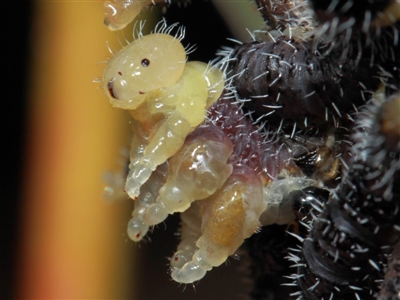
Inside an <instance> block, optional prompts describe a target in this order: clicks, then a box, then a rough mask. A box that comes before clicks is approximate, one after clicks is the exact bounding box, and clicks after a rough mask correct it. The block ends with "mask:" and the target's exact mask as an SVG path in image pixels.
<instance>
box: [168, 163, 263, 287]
mask: <svg viewBox="0 0 400 300" xmlns="http://www.w3.org/2000/svg"><path fill="white" fill-rule="evenodd" d="M196 204H197V206H198V215H197V216H198V218H200V219H201V233H199V232H196V231H195V230H193V229H192V228H193V226H190V225H191V224H192V223H191V222H193V220H195V221H196V218H187V217H186V214H191V215H193V212H192V211H188V213H187V212H184V213H182V223H183V224H182V235H183V233H184V232H185V231H189V232H191V233H192V234H191V235H189V236H190V238H191V239H190V240H189V241H190V243H189V247H187V246H186V245H185V246H184V247H182V246H181V245H180V246H179V247H178V251H177V253H175V255H174V256H173V260H172V261H173V262H174V263H173V264H172V263H171V266H172V269H173V270H172V273H171V276H172V278H173V279H174V280H175V281H177V282H182V283H191V282H194V281H197V280H199V279H201V278H202V277H203V276H204V275H205V274H206V272H207V271H209V270H211V269H212V268H213V267H216V266H219V265H221V264H222V263H224V262H225V261H226V259H227V258H228V256H229V255H232V254H234V253H235V251H236V250H237V249H238V248H239V246H240V245H241V244H242V243H243V241H244V239H246V238H248V237H250V236H251V235H252V234H253V233H254V232H255V231H256V230H257V228H258V227H259V225H260V223H259V217H260V214H261V212H263V211H264V209H265V202H264V201H263V188H262V182H261V179H260V177H259V176H258V175H257V174H256V173H255V172H254V171H253V170H252V169H251V168H248V167H246V166H242V167H236V168H235V169H234V171H233V173H232V175H231V176H230V177H229V178H228V180H227V181H226V182H225V183H224V185H223V186H222V187H221V188H220V189H219V190H218V191H217V192H216V193H214V194H213V195H212V196H210V197H209V198H207V199H205V200H203V201H198V202H196ZM196 233H197V234H198V235H199V236H198V238H197V241H196V244H195V247H194V246H193V242H191V240H193V239H195V238H196V237H197V236H196ZM186 235H187V234H186ZM186 239H188V238H186ZM183 243H185V244H186V243H187V241H186V240H185V239H184V238H182V242H181V244H183ZM182 248H183V249H184V250H186V251H182ZM192 253H193V254H192Z"/></svg>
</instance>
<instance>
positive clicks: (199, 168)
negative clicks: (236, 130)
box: [144, 125, 232, 225]
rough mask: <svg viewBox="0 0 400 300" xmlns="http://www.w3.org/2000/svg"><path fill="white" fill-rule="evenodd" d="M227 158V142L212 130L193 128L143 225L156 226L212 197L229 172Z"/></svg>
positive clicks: (211, 128) (174, 159)
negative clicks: (194, 203) (196, 203)
mask: <svg viewBox="0 0 400 300" xmlns="http://www.w3.org/2000/svg"><path fill="white" fill-rule="evenodd" d="M231 154H232V143H231V141H230V140H229V139H228V138H227V137H226V136H225V135H224V133H223V132H222V131H221V130H219V129H218V128H217V127H216V126H214V125H207V126H206V125H204V126H202V127H200V128H197V130H196V132H195V133H193V134H192V135H190V136H189V137H188V138H187V139H186V141H185V144H184V146H183V147H182V148H181V149H180V151H179V152H178V153H176V154H175V155H174V156H173V157H172V158H171V159H170V161H169V169H168V174H169V176H168V179H167V182H166V183H165V185H164V186H163V187H162V188H161V189H160V196H159V197H158V199H157V202H156V203H155V204H153V205H151V206H150V207H149V209H148V211H147V212H146V214H145V216H144V218H145V221H146V222H147V223H148V224H149V225H155V224H158V223H160V222H162V221H163V220H164V219H165V218H166V217H167V216H168V214H172V213H174V212H183V211H185V210H186V209H188V207H189V206H190V204H191V203H192V202H193V201H195V200H199V199H205V198H207V197H209V196H210V195H212V194H213V193H215V191H216V190H218V189H219V188H220V187H221V186H222V185H223V184H224V182H225V181H226V179H227V178H228V177H229V175H230V174H231V172H232V166H231V165H229V164H228V163H227V161H228V159H229V157H230V155H231Z"/></svg>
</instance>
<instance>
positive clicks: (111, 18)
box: [104, 0, 151, 31]
mask: <svg viewBox="0 0 400 300" xmlns="http://www.w3.org/2000/svg"><path fill="white" fill-rule="evenodd" d="M150 4H151V0H114V2H111V1H106V2H104V13H105V17H104V24H105V25H106V26H107V27H108V29H110V30H113V31H115V30H121V29H123V28H125V26H126V25H128V24H129V23H130V22H132V21H133V19H135V18H136V16H137V15H138V14H139V13H140V11H141V10H142V9H143V8H144V7H146V6H147V5H150Z"/></svg>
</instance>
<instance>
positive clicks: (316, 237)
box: [295, 94, 400, 299]
mask: <svg viewBox="0 0 400 300" xmlns="http://www.w3.org/2000/svg"><path fill="white" fill-rule="evenodd" d="M387 109H389V110H394V111H399V109H400V97H399V95H398V94H397V95H394V96H392V97H390V98H389V99H386V100H385V101H384V103H383V104H380V103H379V102H378V101H377V100H373V101H371V102H370V103H369V104H368V106H366V107H365V108H364V109H363V110H362V111H360V112H359V114H358V119H357V120H356V124H355V132H354V133H353V135H352V138H353V140H354V142H355V145H354V146H353V149H352V159H351V160H350V161H348V162H347V165H348V166H349V167H350V168H349V170H348V172H347V173H346V174H345V175H344V176H343V179H342V182H341V184H340V185H339V188H338V190H337V191H334V192H333V193H331V195H330V197H329V201H328V202H327V204H326V205H325V206H324V207H323V209H322V210H321V214H320V215H319V216H318V217H316V218H315V219H314V220H313V221H311V222H310V236H309V237H308V238H306V239H305V240H304V242H303V251H302V257H297V259H296V261H295V262H296V263H297V264H298V266H299V267H298V276H296V281H297V284H298V285H299V287H300V288H301V292H302V296H303V298H304V299H316V298H321V297H323V298H329V297H331V298H336V297H339V298H343V299H347V298H350V297H353V298H354V297H355V298H356V299H370V295H374V294H376V293H377V292H378V290H379V285H378V284H377V282H379V278H380V277H381V275H382V271H383V270H384V268H385V265H386V264H387V255H388V254H389V253H390V251H391V250H392V249H393V246H394V244H395V243H397V242H398V240H399V235H398V228H399V224H400V214H399V202H398V200H399V195H400V189H399V187H398V186H397V185H395V183H396V182H398V180H399V178H400V130H399V127H398V125H394V126H393V128H396V130H395V132H396V133H394V131H392V130H388V131H387V130H385V127H384V124H385V123H386V122H390V123H392V124H398V123H397V119H398V115H397V114H396V116H395V117H394V115H393V114H389V115H386V114H385V113H384V112H385V111H386V110H387ZM314 284H316V286H317V288H315V289H310V286H313V285H314ZM303 298H301V299H303Z"/></svg>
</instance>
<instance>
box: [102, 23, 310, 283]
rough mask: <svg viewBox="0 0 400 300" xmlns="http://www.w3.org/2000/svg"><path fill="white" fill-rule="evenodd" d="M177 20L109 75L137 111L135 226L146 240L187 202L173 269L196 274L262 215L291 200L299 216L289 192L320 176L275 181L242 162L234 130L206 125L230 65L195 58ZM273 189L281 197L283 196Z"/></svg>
mask: <svg viewBox="0 0 400 300" xmlns="http://www.w3.org/2000/svg"><path fill="white" fill-rule="evenodd" d="M171 30H172V28H171V27H167V26H166V24H165V22H162V23H160V24H159V25H158V26H157V28H156V30H155V33H152V34H149V35H145V36H143V35H139V36H138V37H137V38H136V39H135V40H134V41H132V42H131V43H129V44H128V45H127V46H125V47H124V48H123V49H121V50H120V51H119V52H118V53H117V54H116V55H115V56H114V57H113V58H112V59H111V60H110V61H109V63H108V65H107V66H106V68H105V70H104V73H103V79H102V81H103V87H104V90H105V92H106V95H107V96H108V98H109V100H110V103H111V104H112V106H114V107H117V108H120V109H124V110H126V111H127V112H129V114H130V115H131V117H132V123H131V124H132V131H133V138H132V143H131V148H130V163H129V173H128V176H127V179H126V185H125V191H126V193H127V194H128V195H129V197H130V198H131V199H133V200H135V209H134V211H133V213H132V219H131V220H130V221H129V223H128V235H129V237H130V238H131V239H132V240H133V241H140V240H141V239H142V238H143V237H144V236H145V235H146V233H147V232H148V230H149V228H150V227H151V226H154V225H157V224H159V223H161V222H163V221H164V220H165V219H166V218H167V216H168V215H169V214H173V213H175V212H180V213H181V219H182V231H181V233H182V234H181V243H180V245H179V246H178V249H177V252H176V253H175V254H174V255H173V257H172V259H171V269H172V273H171V276H172V278H173V279H174V280H175V281H177V282H180V283H192V282H194V281H197V280H199V279H201V278H202V277H203V276H204V275H205V274H206V272H207V271H209V270H210V269H212V268H213V267H216V266H219V265H221V264H222V263H224V262H225V261H226V260H227V258H228V257H229V256H230V255H232V254H234V253H235V251H236V250H237V249H238V248H239V247H240V245H241V244H242V243H243V241H244V239H246V238H248V237H250V236H251V235H252V234H253V233H254V232H256V231H257V229H258V228H259V226H260V225H261V223H260V219H261V221H262V225H266V224H267V223H274V222H277V220H278V219H279V215H280V214H282V215H283V214H284V213H283V212H282V211H280V209H279V208H280V207H281V206H282V207H283V206H284V207H286V209H287V210H288V211H289V212H290V213H289V214H288V215H289V219H290V218H293V219H294V215H293V214H292V213H291V206H290V205H283V204H282V203H279V201H280V200H282V199H283V198H284V196H283V194H285V193H289V192H290V190H292V189H294V188H295V189H301V188H304V187H306V186H309V185H311V184H313V181H312V180H305V179H301V178H300V179H299V178H297V179H296V178H293V177H287V179H283V180H282V181H279V180H276V181H275V182H273V183H271V184H269V185H268V187H266V180H265V178H264V177H263V176H261V175H260V174H259V172H256V171H255V170H254V168H251V167H249V166H247V165H245V164H241V163H237V162H235V157H236V156H235V155H236V154H235V153H233V152H234V151H233V150H234V146H235V145H234V144H233V143H232V141H231V140H230V139H229V138H228V136H227V134H225V133H224V132H223V131H221V130H220V129H218V127H217V126H215V125H213V124H208V125H204V121H205V119H206V117H207V110H208V109H209V108H210V107H211V106H212V105H213V104H215V103H216V102H217V100H218V99H219V98H220V96H221V94H222V93H223V91H224V88H225V86H224V85H225V82H224V74H223V72H222V71H221V70H220V69H218V68H216V67H214V66H211V65H209V64H206V63H202V62H197V61H194V62H187V58H186V55H187V53H186V50H185V48H184V47H183V45H182V44H181V39H182V37H183V29H182V28H180V29H178V33H177V34H176V35H175V36H173V35H170V32H171ZM237 111H238V112H239V108H237ZM240 118H241V119H244V116H241V117H240ZM201 124H203V125H202V126H200V125H201ZM276 175H277V174H276ZM282 189H283V191H282ZM272 194H278V198H279V199H278V200H277V201H275V202H274V203H273V204H271V199H275V198H274V197H271V195H272ZM272 212H273V213H272ZM262 214H263V215H262ZM288 221H290V220H288V219H287V218H284V219H283V220H280V221H279V222H281V223H287V222H288Z"/></svg>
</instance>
